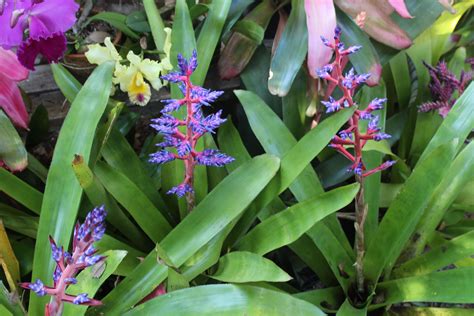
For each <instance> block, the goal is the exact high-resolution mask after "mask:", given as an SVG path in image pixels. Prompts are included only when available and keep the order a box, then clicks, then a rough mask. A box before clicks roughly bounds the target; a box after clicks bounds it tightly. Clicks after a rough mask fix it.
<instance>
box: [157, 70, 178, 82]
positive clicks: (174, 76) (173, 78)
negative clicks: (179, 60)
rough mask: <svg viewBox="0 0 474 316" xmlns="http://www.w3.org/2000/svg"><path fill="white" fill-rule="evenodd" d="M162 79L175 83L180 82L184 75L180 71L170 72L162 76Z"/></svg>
mask: <svg viewBox="0 0 474 316" xmlns="http://www.w3.org/2000/svg"><path fill="white" fill-rule="evenodd" d="M161 79H163V80H166V81H169V82H173V83H178V82H181V81H182V80H183V76H182V75H181V74H180V73H179V72H170V73H168V74H166V75H164V76H161Z"/></svg>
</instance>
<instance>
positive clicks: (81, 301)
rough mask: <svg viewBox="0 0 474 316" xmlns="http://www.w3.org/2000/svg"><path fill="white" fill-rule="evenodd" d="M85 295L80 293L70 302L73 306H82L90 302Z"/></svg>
mask: <svg viewBox="0 0 474 316" xmlns="http://www.w3.org/2000/svg"><path fill="white" fill-rule="evenodd" d="M87 296H88V295H87V293H82V294H79V295H78V296H76V298H75V299H74V300H73V301H72V303H73V304H76V305H79V304H84V303H87V302H89V301H90V298H89V297H87Z"/></svg>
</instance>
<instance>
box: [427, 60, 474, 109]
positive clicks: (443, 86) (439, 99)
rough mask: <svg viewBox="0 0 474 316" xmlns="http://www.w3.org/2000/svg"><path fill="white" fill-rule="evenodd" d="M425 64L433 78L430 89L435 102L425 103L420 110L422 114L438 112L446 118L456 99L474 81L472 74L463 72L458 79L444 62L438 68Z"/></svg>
mask: <svg viewBox="0 0 474 316" xmlns="http://www.w3.org/2000/svg"><path fill="white" fill-rule="evenodd" d="M424 64H425V66H426V67H427V68H428V71H429V73H430V76H431V83H430V85H429V87H430V90H431V95H432V97H433V101H430V102H426V103H423V104H422V105H420V107H419V108H418V110H419V111H420V112H429V111H434V110H438V113H439V115H441V116H442V117H443V118H445V117H446V115H448V113H449V111H450V110H451V108H452V107H453V105H454V103H455V102H456V99H457V98H458V97H459V96H460V95H461V94H462V93H463V92H464V89H465V88H466V87H467V85H468V83H469V82H470V81H471V80H472V73H469V72H464V71H461V75H460V77H459V79H458V78H456V76H455V75H454V74H453V73H452V72H451V71H449V69H448V65H446V63H445V62H444V61H442V62H440V63H438V65H437V66H436V67H432V66H430V65H428V64H427V63H424ZM456 92H457V94H456Z"/></svg>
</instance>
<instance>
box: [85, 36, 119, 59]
mask: <svg viewBox="0 0 474 316" xmlns="http://www.w3.org/2000/svg"><path fill="white" fill-rule="evenodd" d="M104 44H105V46H102V45H100V44H93V45H88V46H87V48H88V50H87V52H86V53H85V55H86V58H87V60H88V61H89V63H91V64H96V65H100V64H103V63H105V62H106V61H115V62H116V63H119V62H120V61H121V60H122V57H121V56H120V54H119V53H118V52H117V49H116V48H115V46H114V44H113V43H112V41H111V40H110V37H106V38H105V40H104Z"/></svg>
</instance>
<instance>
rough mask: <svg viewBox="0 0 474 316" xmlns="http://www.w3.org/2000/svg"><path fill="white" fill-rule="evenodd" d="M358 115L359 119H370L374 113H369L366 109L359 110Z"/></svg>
mask: <svg viewBox="0 0 474 316" xmlns="http://www.w3.org/2000/svg"><path fill="white" fill-rule="evenodd" d="M359 117H360V119H361V120H371V119H373V118H374V115H373V114H372V113H369V112H367V111H361V112H360V114H359Z"/></svg>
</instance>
